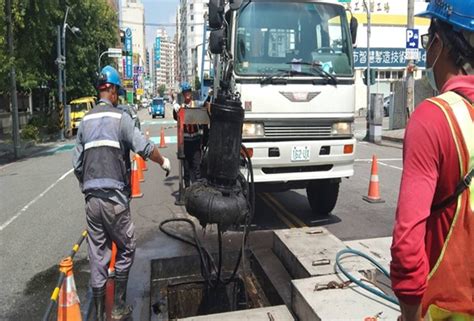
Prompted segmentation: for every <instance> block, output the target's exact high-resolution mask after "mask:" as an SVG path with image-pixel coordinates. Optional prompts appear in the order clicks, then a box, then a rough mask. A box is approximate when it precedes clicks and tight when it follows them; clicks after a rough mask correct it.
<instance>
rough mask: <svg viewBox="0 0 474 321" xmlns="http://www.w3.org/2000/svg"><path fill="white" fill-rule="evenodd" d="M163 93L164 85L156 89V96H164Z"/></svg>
mask: <svg viewBox="0 0 474 321" xmlns="http://www.w3.org/2000/svg"><path fill="white" fill-rule="evenodd" d="M165 91H166V85H164V84H162V85H160V86H159V87H158V95H160V96H161V97H163V96H164V94H165Z"/></svg>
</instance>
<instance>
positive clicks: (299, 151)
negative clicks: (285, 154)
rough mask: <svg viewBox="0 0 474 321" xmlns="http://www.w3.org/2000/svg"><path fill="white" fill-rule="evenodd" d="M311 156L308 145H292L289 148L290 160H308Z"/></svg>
mask: <svg viewBox="0 0 474 321" xmlns="http://www.w3.org/2000/svg"><path fill="white" fill-rule="evenodd" d="M310 158H311V150H310V149H309V147H308V146H294V147H293V149H292V150H291V161H292V162H303V161H309V159H310Z"/></svg>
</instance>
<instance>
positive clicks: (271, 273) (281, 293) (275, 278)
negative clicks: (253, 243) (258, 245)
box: [250, 249, 291, 306]
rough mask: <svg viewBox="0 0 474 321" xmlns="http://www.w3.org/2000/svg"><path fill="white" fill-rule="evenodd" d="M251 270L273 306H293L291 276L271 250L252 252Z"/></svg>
mask: <svg viewBox="0 0 474 321" xmlns="http://www.w3.org/2000/svg"><path fill="white" fill-rule="evenodd" d="M252 254H253V256H252V260H251V263H250V265H251V268H252V271H253V273H254V275H255V277H256V278H257V280H258V283H259V284H260V286H261V287H262V288H264V289H265V294H266V296H267V298H268V300H269V301H270V303H271V304H272V305H280V304H282V303H284V304H286V305H287V306H290V305H291V276H290V274H289V273H288V271H287V270H286V269H285V267H284V266H283V264H281V261H280V260H279V259H278V258H277V257H276V255H275V253H273V251H272V250H271V249H257V250H253V251H252Z"/></svg>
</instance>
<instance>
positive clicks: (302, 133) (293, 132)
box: [264, 123, 332, 138]
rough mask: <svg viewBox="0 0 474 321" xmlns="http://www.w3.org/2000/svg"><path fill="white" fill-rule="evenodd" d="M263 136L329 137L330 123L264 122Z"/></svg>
mask: <svg viewBox="0 0 474 321" xmlns="http://www.w3.org/2000/svg"><path fill="white" fill-rule="evenodd" d="M264 126H265V136H266V137H272V138H325V137H331V131H332V127H331V125H307V124H306V125H304V126H297V125H293V124H290V125H273V124H267V123H265V124H264Z"/></svg>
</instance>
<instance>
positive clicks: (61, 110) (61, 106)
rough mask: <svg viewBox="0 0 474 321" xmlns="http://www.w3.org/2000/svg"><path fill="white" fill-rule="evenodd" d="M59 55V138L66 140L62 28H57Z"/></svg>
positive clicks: (57, 62)
mask: <svg viewBox="0 0 474 321" xmlns="http://www.w3.org/2000/svg"><path fill="white" fill-rule="evenodd" d="M57 55H58V57H57V58H56V65H58V103H59V127H60V128H59V138H60V139H61V140H64V99H63V98H64V96H63V68H64V59H63V56H62V51H61V26H57Z"/></svg>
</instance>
